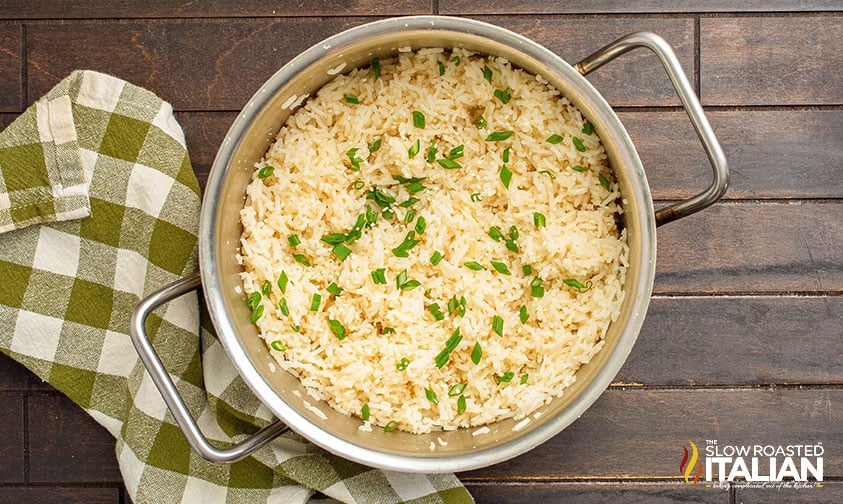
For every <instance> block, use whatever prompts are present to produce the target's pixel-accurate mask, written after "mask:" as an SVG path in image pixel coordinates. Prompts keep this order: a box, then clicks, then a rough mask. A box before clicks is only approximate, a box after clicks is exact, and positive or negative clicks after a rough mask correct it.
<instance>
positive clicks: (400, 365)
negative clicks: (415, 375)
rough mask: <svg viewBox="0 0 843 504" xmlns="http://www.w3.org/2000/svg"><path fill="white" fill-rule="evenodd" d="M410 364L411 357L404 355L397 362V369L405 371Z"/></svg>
mask: <svg viewBox="0 0 843 504" xmlns="http://www.w3.org/2000/svg"><path fill="white" fill-rule="evenodd" d="M409 365H410V359H408V358H406V357H403V358H402V359H401V360H400V361H398V362H397V363H396V364H395V369H397V370H398V371H404V370H405V369H407V366H409Z"/></svg>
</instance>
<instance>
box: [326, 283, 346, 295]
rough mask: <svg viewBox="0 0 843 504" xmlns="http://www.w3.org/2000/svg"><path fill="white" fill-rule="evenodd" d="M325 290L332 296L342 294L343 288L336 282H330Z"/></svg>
mask: <svg viewBox="0 0 843 504" xmlns="http://www.w3.org/2000/svg"><path fill="white" fill-rule="evenodd" d="M326 290H327V291H328V292H329V293H331V294H333V295H334V296H339V295H341V294H342V291H343V288H342V287H340V286H339V285H337V284H336V283H334V282H331V285H329V286H328V288H327V289H326Z"/></svg>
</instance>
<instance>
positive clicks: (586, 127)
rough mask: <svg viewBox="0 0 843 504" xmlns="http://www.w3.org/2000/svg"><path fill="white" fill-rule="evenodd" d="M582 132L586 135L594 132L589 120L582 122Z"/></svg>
mask: <svg viewBox="0 0 843 504" xmlns="http://www.w3.org/2000/svg"><path fill="white" fill-rule="evenodd" d="M582 132H583V133H585V134H586V135H590V134H592V133H594V125H593V124H591V123H590V122H585V123H583V125H582Z"/></svg>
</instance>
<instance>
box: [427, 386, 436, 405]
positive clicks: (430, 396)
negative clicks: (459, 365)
mask: <svg viewBox="0 0 843 504" xmlns="http://www.w3.org/2000/svg"><path fill="white" fill-rule="evenodd" d="M424 395H425V397H427V400H428V401H430V402H432V403H433V404H439V398H438V397H436V392H434V391H432V390H430V389H429V388H426V389H424Z"/></svg>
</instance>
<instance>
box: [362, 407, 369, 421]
mask: <svg viewBox="0 0 843 504" xmlns="http://www.w3.org/2000/svg"><path fill="white" fill-rule="evenodd" d="M369 415H370V412H369V403H366V404H364V405H363V407H362V408H360V418H362V419H363V421H364V422H367V421H368V420H369Z"/></svg>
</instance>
